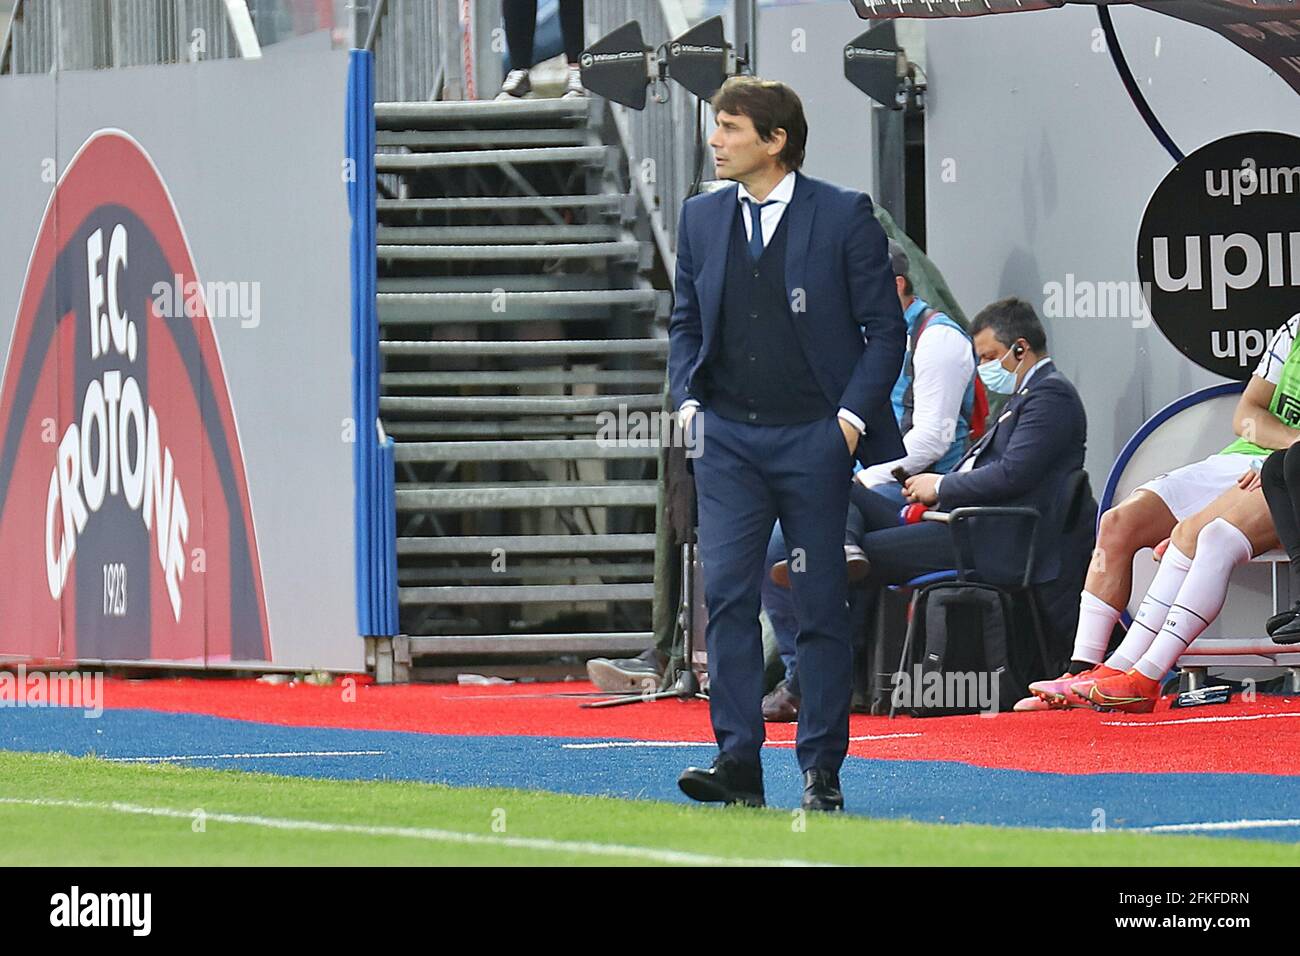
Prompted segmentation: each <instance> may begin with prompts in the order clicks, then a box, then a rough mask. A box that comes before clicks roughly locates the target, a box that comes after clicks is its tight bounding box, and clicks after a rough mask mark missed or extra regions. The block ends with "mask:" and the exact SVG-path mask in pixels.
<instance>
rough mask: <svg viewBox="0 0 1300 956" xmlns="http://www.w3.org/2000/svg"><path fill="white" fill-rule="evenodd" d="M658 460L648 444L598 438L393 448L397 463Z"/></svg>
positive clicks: (419, 444) (420, 444) (421, 444)
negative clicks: (610, 459)
mask: <svg viewBox="0 0 1300 956" xmlns="http://www.w3.org/2000/svg"><path fill="white" fill-rule="evenodd" d="M654 437H656V438H657V437H658V436H654ZM658 457H659V449H658V447H656V446H655V445H652V444H649V443H648V442H647V443H646V444H644V445H641V446H639V447H638V446H635V445H628V444H626V443H623V444H613V443H610V442H606V441H600V440H599V439H595V438H586V439H583V438H578V439H568V440H559V441H452V442H445V441H444V442H438V441H431V442H407V441H403V442H397V443H396V444H395V445H394V447H393V460H394V461H422V462H431V461H458V462H464V461H587V460H591V459H607V458H658Z"/></svg>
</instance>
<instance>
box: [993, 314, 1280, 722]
mask: <svg viewBox="0 0 1300 956" xmlns="http://www.w3.org/2000/svg"><path fill="white" fill-rule="evenodd" d="M1297 327H1300V314H1297V315H1294V316H1292V317H1291V319H1290V320H1289V321H1287V323H1286V324H1285V325H1283V326H1282V327H1281V328H1280V329H1278V330H1277V332H1276V333H1274V335H1273V338H1272V340H1271V341H1270V342H1269V346H1268V349H1267V350H1266V351H1265V353H1264V356H1263V357H1262V358H1261V359H1260V362H1259V365H1258V366H1257V367H1256V369H1255V372H1254V374H1253V375H1252V377H1251V379H1250V381H1249V382H1248V383H1247V385H1246V390H1245V391H1244V392H1243V393H1242V396H1241V399H1240V400H1239V401H1238V403H1237V408H1236V411H1235V413H1234V415H1233V430H1234V431H1235V432H1236V434H1237V435H1238V436H1239V437H1238V438H1237V440H1236V441H1234V442H1233V443H1232V444H1230V445H1228V446H1227V447H1226V448H1224V449H1223V451H1221V452H1219V453H1218V454H1217V455H1211V456H1210V457H1209V458H1206V459H1204V460H1203V461H1198V462H1193V463H1192V464H1189V465H1184V466H1183V467H1181V468H1176V469H1174V470H1173V471H1171V472H1168V473H1167V474H1163V475H1159V476H1157V477H1155V478H1153V479H1151V480H1150V481H1148V482H1147V483H1146V484H1144V485H1142V486H1141V487H1139V488H1137V489H1136V490H1135V491H1134V492H1133V493H1132V494H1131V495H1129V496H1128V497H1127V498H1125V499H1124V500H1123V501H1122V502H1120V503H1119V504H1118V505H1116V506H1115V507H1113V508H1111V509H1110V510H1108V511H1107V512H1106V513H1105V514H1103V515H1102V517H1101V523H1100V527H1099V529H1098V532H1097V547H1096V550H1095V551H1094V553H1093V560H1092V564H1091V565H1090V566H1089V568H1088V576H1087V579H1086V581H1085V582H1084V589H1083V593H1082V595H1081V596H1080V600H1079V623H1078V626H1077V628H1076V630H1075V638H1074V649H1073V651H1072V653H1071V655H1070V656H1071V660H1070V663H1069V665H1068V666H1067V668H1066V671H1065V673H1064V674H1062V675H1061V676H1060V677H1059V678H1057V679H1056V680H1047V681H1036V682H1035V683H1033V684H1031V685H1030V686H1029V690H1030V693H1031V694H1032V695H1033V696H1034V698H1037V700H1034V699H1031V698H1026V699H1025V700H1022V701H1021V702H1020V703H1019V704H1017V705H1016V709H1017V710H1047V709H1051V708H1055V707H1067V706H1083V705H1084V704H1085V701H1084V700H1083V699H1082V698H1080V697H1078V696H1077V695H1075V694H1074V693H1073V692H1072V690H1071V688H1072V687H1073V686H1074V685H1075V684H1078V683H1081V682H1083V681H1085V680H1086V679H1088V678H1103V677H1113V676H1115V675H1114V674H1113V673H1111V671H1112V670H1113V668H1108V667H1107V666H1106V665H1105V664H1103V663H1102V661H1103V659H1104V658H1105V657H1106V649H1107V647H1108V646H1109V644H1110V638H1111V633H1112V632H1113V631H1114V629H1115V625H1116V624H1117V623H1118V622H1119V619H1120V615H1121V614H1122V613H1123V610H1124V608H1125V607H1126V606H1127V605H1128V602H1129V598H1130V597H1131V591H1132V587H1133V556H1134V555H1136V554H1137V553H1138V552H1139V551H1140V550H1142V549H1143V548H1154V547H1155V546H1156V545H1157V544H1159V543H1160V542H1161V541H1163V540H1165V539H1166V538H1168V537H1170V535H1171V534H1173V532H1174V528H1175V526H1176V525H1177V524H1179V523H1180V522H1184V521H1188V520H1189V519H1192V518H1194V517H1197V516H1200V517H1199V518H1198V520H1197V521H1194V522H1193V523H1192V524H1191V525H1189V526H1188V527H1189V528H1194V529H1195V531H1196V533H1198V534H1199V532H1200V530H1201V529H1202V528H1203V527H1207V526H1208V525H1209V524H1211V523H1212V522H1213V519H1214V518H1220V517H1222V518H1224V519H1225V522H1224V523H1225V524H1229V525H1231V524H1233V522H1232V519H1231V518H1229V516H1228V514H1227V509H1228V508H1229V507H1237V506H1241V507H1245V506H1246V505H1245V502H1244V499H1241V498H1240V496H1245V495H1248V494H1253V495H1254V498H1252V499H1251V501H1253V502H1254V505H1253V506H1251V507H1252V508H1254V507H1263V495H1262V494H1260V493H1259V492H1258V490H1256V491H1254V492H1246V491H1244V490H1243V489H1242V488H1239V487H1236V485H1237V483H1238V480H1239V479H1241V478H1242V476H1243V473H1244V472H1248V471H1249V472H1256V473H1257V472H1258V471H1259V469H1260V467H1261V466H1262V465H1263V462H1264V459H1266V458H1267V457H1268V456H1269V454H1270V453H1271V452H1272V451H1273V450H1276V449H1279V448H1287V447H1289V446H1290V445H1291V443H1292V442H1294V441H1296V440H1298V439H1300V428H1298V427H1297V426H1300V349H1298V348H1297V347H1296V345H1297V337H1296V333H1297ZM1225 493H1226V494H1225ZM1221 496H1223V500H1221ZM1207 509H1208V511H1207ZM1266 511H1267V509H1265V512H1266ZM1252 513H1253V511H1252ZM1243 520H1244V519H1243ZM1216 527H1217V526H1216ZM1237 530H1238V531H1240V532H1244V533H1248V532H1246V528H1245V527H1244V526H1238V529H1237ZM1213 534H1214V533H1213V532H1212V536H1213ZM1196 541H1197V538H1196V535H1195V534H1190V533H1189V532H1188V531H1186V530H1185V531H1183V532H1182V533H1180V534H1179V535H1178V536H1177V537H1175V538H1174V541H1173V543H1172V544H1171V545H1170V548H1169V550H1168V551H1167V552H1166V554H1165V558H1164V561H1162V567H1163V566H1164V565H1165V564H1166V563H1167V564H1168V566H1169V567H1170V568H1174V567H1178V566H1186V567H1190V566H1191V560H1192V555H1191V554H1190V553H1188V552H1186V551H1185V550H1184V548H1185V547H1189V548H1193V549H1195V547H1196ZM1169 573H1170V574H1173V573H1174V572H1173V571H1172V570H1171V571H1170V572H1169ZM1161 593H1167V590H1162V592H1161ZM1162 624H1163V621H1158V622H1156V624H1155V628H1156V630H1159V628H1160V627H1161V626H1162ZM1138 630H1139V631H1141V630H1142V629H1141V628H1140V627H1139V628H1138ZM1131 633H1132V630H1130V634H1131ZM1119 660H1120V662H1121V663H1123V662H1125V661H1127V662H1128V663H1129V664H1132V663H1134V662H1135V661H1134V660H1128V655H1121V657H1120V658H1119ZM1147 669H1148V670H1150V669H1151V667H1148V668H1147Z"/></svg>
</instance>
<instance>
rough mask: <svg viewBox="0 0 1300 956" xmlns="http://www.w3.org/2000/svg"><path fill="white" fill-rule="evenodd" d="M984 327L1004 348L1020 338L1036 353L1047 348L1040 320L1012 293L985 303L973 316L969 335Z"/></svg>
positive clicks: (982, 329)
mask: <svg viewBox="0 0 1300 956" xmlns="http://www.w3.org/2000/svg"><path fill="white" fill-rule="evenodd" d="M985 329H991V330H992V331H993V337H994V338H995V339H997V340H998V341H999V342H1001V343H1002V344H1003V345H1005V346H1006V347H1007V348H1010V347H1011V346H1012V344H1013V343H1015V342H1016V341H1018V340H1020V339H1024V340H1025V341H1026V342H1027V343H1029V347H1030V348H1031V349H1033V350H1034V351H1035V352H1037V353H1038V354H1039V355H1042V354H1043V353H1044V352H1046V351H1047V333H1046V332H1045V331H1043V323H1042V322H1040V321H1038V316H1037V314H1035V312H1034V307H1033V306H1032V305H1030V304H1029V303H1028V302H1026V301H1025V300H1024V299H1017V298H1016V297H1015V296H1012V297H1010V298H1007V299H999V300H998V301H997V302H994V303H993V304H992V305H986V306H985V307H984V308H983V309H982V310H981V311H980V314H979V315H977V316H975V321H974V322H973V323H972V324H971V328H970V334H971V335H972V336H975V335H978V334H979V333H981V332H983V331H984V330H985Z"/></svg>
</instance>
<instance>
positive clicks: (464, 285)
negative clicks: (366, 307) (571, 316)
mask: <svg viewBox="0 0 1300 956" xmlns="http://www.w3.org/2000/svg"><path fill="white" fill-rule="evenodd" d="M607 278H608V277H606V276H602V275H599V274H597V273H594V272H549V273H534V274H531V275H461V276H380V277H379V283H378V285H377V286H376V288H375V291H377V292H497V291H498V290H501V291H505V292H591V291H593V290H595V289H598V288H601V287H603V286H604V285H605V283H604V282H602V281H601V280H604V279H607Z"/></svg>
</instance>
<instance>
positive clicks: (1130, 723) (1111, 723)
mask: <svg viewBox="0 0 1300 956" xmlns="http://www.w3.org/2000/svg"><path fill="white" fill-rule="evenodd" d="M1274 717H1300V713H1287V714H1239V715H1237V716H1235V717H1182V718H1179V719H1178V720H1103V721H1102V722H1101V725H1102V726H1103V727H1168V726H1170V725H1171V724H1222V723H1227V722H1228V721H1232V720H1271V719H1272V718H1274Z"/></svg>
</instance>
